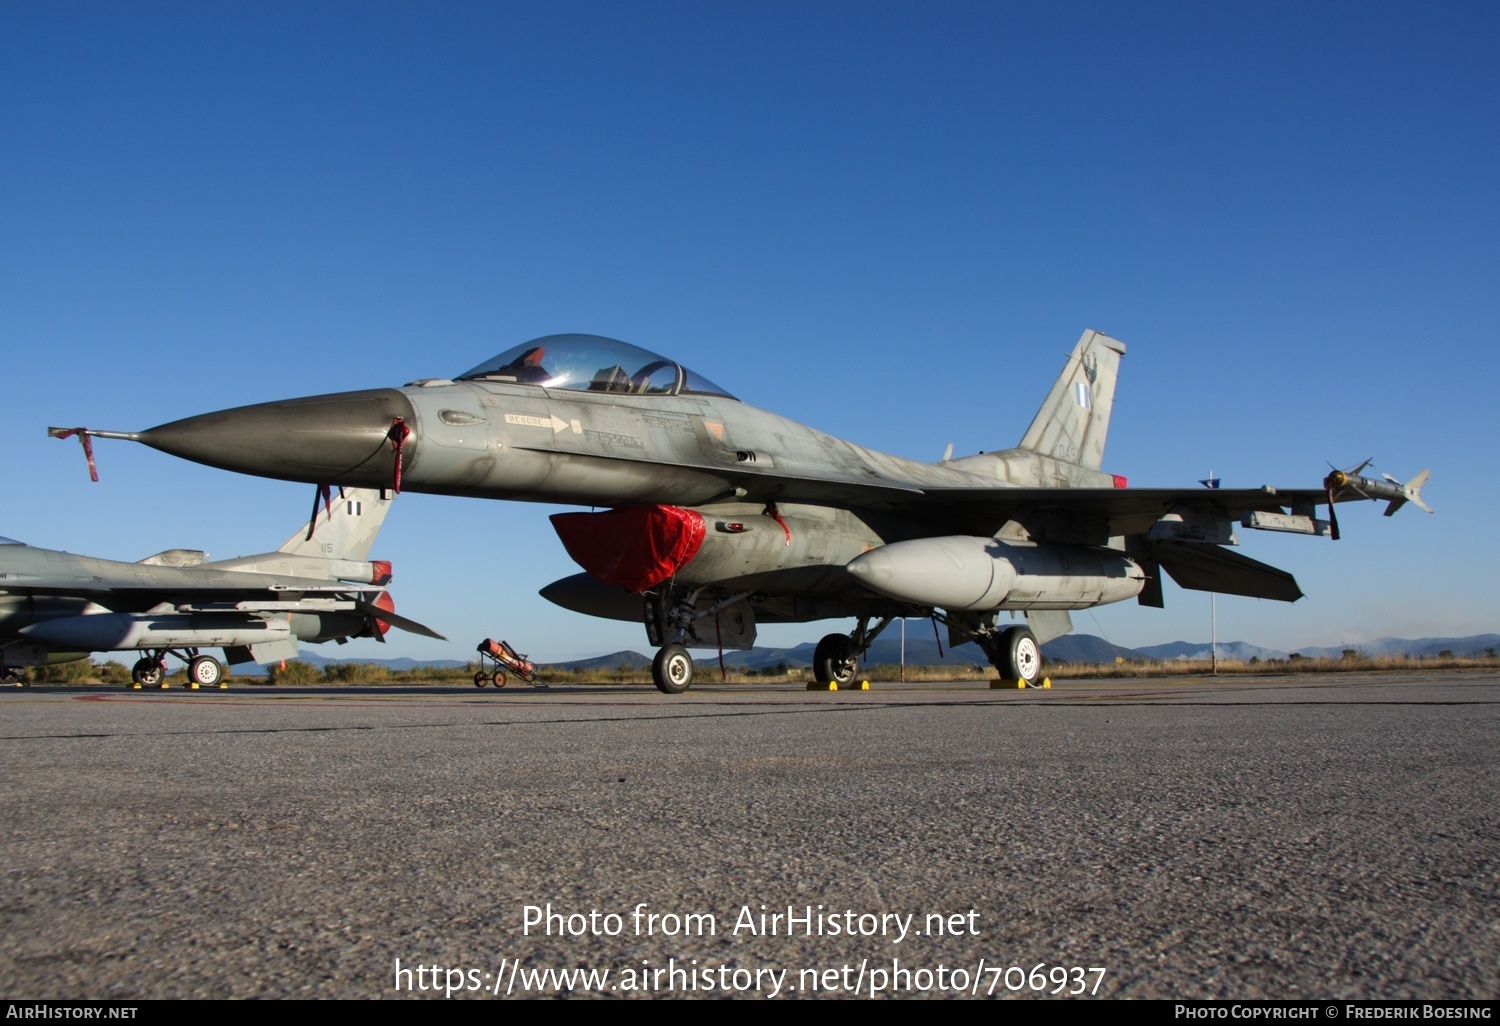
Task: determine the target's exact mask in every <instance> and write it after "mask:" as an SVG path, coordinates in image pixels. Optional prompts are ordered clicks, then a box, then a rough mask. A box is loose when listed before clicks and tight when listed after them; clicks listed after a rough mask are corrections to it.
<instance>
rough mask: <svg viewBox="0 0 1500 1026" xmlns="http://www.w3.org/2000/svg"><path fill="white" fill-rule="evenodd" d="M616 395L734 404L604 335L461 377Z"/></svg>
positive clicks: (517, 354)
mask: <svg viewBox="0 0 1500 1026" xmlns="http://www.w3.org/2000/svg"><path fill="white" fill-rule="evenodd" d="M458 380H460V381H506V382H511V381H513V382H517V383H519V384H523V385H541V386H542V387H544V388H564V389H572V390H574V391H577V392H609V393H614V394H616V395H714V396H719V397H721V398H724V399H734V398H735V397H734V396H732V395H730V394H729V393H728V392H726V391H724V389H722V388H720V387H719V386H718V385H716V384H714V383H713V382H712V381H709V380H708V379H707V378H705V377H703V376H702V375H701V374H696V373H694V372H693V371H690V370H688V369H687V368H686V367H684V366H682V364H680V363H677V362H676V361H674V360H669V359H667V358H666V357H664V356H661V355H659V354H657V353H653V352H651V351H650V350H649V349H642V348H641V347H640V346H633V345H631V344H630V343H629V342H621V341H619V340H618V339H613V338H605V337H603V336H602V335H546V336H543V337H542V338H534V339H532V340H531V341H530V342H523V343H522V344H521V345H518V346H515V347H514V348H511V349H507V350H506V351H505V352H503V353H501V354H500V355H499V356H496V357H493V358H491V359H489V360H486V361H485V362H484V363H481V364H480V365H479V366H478V367H475V368H473V369H472V370H468V371H465V372H464V373H463V374H460V375H459V376H458Z"/></svg>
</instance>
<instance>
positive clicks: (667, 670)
mask: <svg viewBox="0 0 1500 1026" xmlns="http://www.w3.org/2000/svg"><path fill="white" fill-rule="evenodd" d="M651 679H652V680H653V681H655V682H656V690H658V691H660V692H662V693H663V694H667V695H680V694H682V693H683V692H684V691H686V690H687V689H688V688H690V687H692V684H693V657H692V656H690V655H688V651H687V649H685V648H683V647H682V646H681V645H679V644H677V643H676V642H673V643H672V644H670V645H663V646H662V650H661V651H660V652H658V653H656V658H655V659H653V660H651Z"/></svg>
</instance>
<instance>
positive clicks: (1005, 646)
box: [997, 627, 1042, 687]
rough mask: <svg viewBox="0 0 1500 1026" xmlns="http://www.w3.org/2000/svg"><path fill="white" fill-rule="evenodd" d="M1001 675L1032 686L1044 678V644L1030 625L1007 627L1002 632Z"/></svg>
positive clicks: (1000, 647) (1000, 645)
mask: <svg viewBox="0 0 1500 1026" xmlns="http://www.w3.org/2000/svg"><path fill="white" fill-rule="evenodd" d="M999 649H1000V663H1001V665H1000V666H999V667H997V669H999V671H1000V676H1001V677H1003V678H1005V679H1006V680H1019V681H1024V682H1025V683H1026V686H1027V687H1032V686H1034V685H1035V684H1036V682H1037V681H1039V680H1041V679H1042V646H1041V643H1040V642H1038V641H1037V640H1036V635H1035V634H1033V633H1031V628H1030V627H1007V628H1006V629H1005V630H1003V631H1001V632H1000V644H999Z"/></svg>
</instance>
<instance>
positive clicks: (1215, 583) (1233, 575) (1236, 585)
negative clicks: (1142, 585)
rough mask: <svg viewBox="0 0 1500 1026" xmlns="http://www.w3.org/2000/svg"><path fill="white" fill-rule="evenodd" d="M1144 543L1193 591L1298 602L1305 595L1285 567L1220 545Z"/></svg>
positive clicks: (1168, 571) (1152, 553)
mask: <svg viewBox="0 0 1500 1026" xmlns="http://www.w3.org/2000/svg"><path fill="white" fill-rule="evenodd" d="M1143 545H1144V547H1145V549H1146V551H1147V552H1148V553H1149V554H1150V558H1152V559H1154V560H1156V562H1157V563H1159V564H1160V565H1161V568H1162V569H1163V570H1165V571H1166V572H1167V573H1169V574H1171V575H1172V580H1174V581H1176V582H1177V584H1178V585H1179V586H1180V587H1183V588H1187V589H1189V590H1190V591H1215V592H1218V593H1219V594H1221V595H1244V596H1246V597H1247V598H1263V599H1275V600H1276V601H1278V602H1295V601H1297V600H1298V599H1299V598H1301V597H1302V589H1301V588H1299V587H1297V579H1296V578H1295V577H1293V576H1292V575H1291V574H1289V573H1287V572H1286V571H1285V570H1278V569H1276V568H1275V567H1274V566H1267V565H1266V564H1265V563H1260V562H1257V561H1256V560H1253V559H1251V558H1250V557H1249V556H1242V555H1240V554H1239V553H1238V552H1231V551H1230V550H1228V549H1225V548H1220V547H1219V546H1217V545H1186V544H1181V543H1178V542H1151V541H1147V542H1143Z"/></svg>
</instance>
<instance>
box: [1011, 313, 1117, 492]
mask: <svg viewBox="0 0 1500 1026" xmlns="http://www.w3.org/2000/svg"><path fill="white" fill-rule="evenodd" d="M1123 355H1125V343H1123V342H1120V341H1118V340H1116V339H1112V338H1110V337H1109V336H1108V335H1101V334H1099V332H1097V331H1085V332H1084V333H1083V337H1082V338H1080V339H1079V340H1078V344H1077V345H1076V346H1074V347H1073V352H1072V354H1071V355H1070V356H1069V357H1068V362H1067V364H1066V365H1065V366H1064V367H1063V370H1062V373H1061V374H1059V375H1058V377H1057V380H1056V381H1055V382H1053V383H1052V391H1051V392H1049V393H1048V394H1047V400H1046V402H1044V403H1042V408H1041V409H1040V410H1038V411H1037V414H1036V418H1035V419H1034V420H1032V422H1031V427H1029V428H1027V429H1026V435H1025V437H1023V438H1022V439H1021V444H1020V446H1019V448H1022V449H1028V450H1030V451H1031V452H1035V453H1039V454H1041V455H1043V456H1050V457H1052V458H1053V459H1057V460H1062V461H1063V462H1065V463H1074V464H1077V465H1078V466H1080V467H1086V468H1088V469H1089V470H1099V469H1100V468H1101V467H1103V465H1104V436H1105V435H1106V434H1108V432H1109V414H1110V410H1111V409H1113V408H1114V405H1115V379H1116V378H1117V377H1119V373H1120V357H1121V356H1123Z"/></svg>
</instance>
